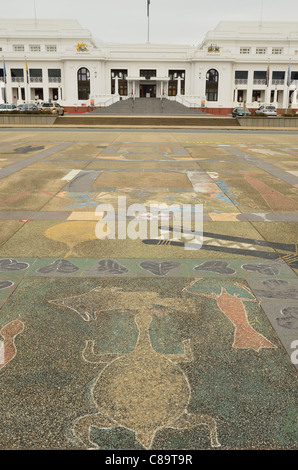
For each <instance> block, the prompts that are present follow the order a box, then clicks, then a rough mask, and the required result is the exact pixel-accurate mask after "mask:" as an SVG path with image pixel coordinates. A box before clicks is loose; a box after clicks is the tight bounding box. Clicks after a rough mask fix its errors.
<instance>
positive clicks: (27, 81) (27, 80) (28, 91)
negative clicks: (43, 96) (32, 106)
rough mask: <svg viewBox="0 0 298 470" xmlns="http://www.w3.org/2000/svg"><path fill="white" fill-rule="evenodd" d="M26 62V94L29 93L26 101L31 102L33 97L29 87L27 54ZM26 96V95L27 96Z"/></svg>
mask: <svg viewBox="0 0 298 470" xmlns="http://www.w3.org/2000/svg"><path fill="white" fill-rule="evenodd" d="M25 62H26V95H27V99H25V101H26V102H28V103H29V102H30V101H31V99H30V96H29V94H30V88H29V86H28V85H29V69H28V62H27V57H26V56H25ZM25 98H26V96H25Z"/></svg>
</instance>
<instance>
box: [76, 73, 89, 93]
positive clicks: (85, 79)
mask: <svg viewBox="0 0 298 470" xmlns="http://www.w3.org/2000/svg"><path fill="white" fill-rule="evenodd" d="M89 96H90V72H89V70H88V69H86V68H85V67H81V68H80V69H79V70H78V99H79V100H89Z"/></svg>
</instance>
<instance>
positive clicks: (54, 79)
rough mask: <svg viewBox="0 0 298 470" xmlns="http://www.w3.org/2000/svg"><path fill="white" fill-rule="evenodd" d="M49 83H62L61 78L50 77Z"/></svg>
mask: <svg viewBox="0 0 298 470" xmlns="http://www.w3.org/2000/svg"><path fill="white" fill-rule="evenodd" d="M49 83H61V77H49Z"/></svg>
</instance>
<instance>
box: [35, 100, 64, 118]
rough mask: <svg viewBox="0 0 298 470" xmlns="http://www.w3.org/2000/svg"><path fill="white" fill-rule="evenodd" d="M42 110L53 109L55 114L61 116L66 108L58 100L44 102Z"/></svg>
mask: <svg viewBox="0 0 298 470" xmlns="http://www.w3.org/2000/svg"><path fill="white" fill-rule="evenodd" d="M40 109H41V111H51V113H53V114H58V115H59V116H63V114H64V108H63V107H62V106H61V105H60V104H59V103H57V102H56V101H53V102H48V101H47V102H43V103H42V104H41V108H40Z"/></svg>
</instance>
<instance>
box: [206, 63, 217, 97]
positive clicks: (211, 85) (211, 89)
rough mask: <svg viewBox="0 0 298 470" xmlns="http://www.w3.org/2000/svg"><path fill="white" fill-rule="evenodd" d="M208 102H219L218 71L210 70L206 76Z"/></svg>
mask: <svg viewBox="0 0 298 470" xmlns="http://www.w3.org/2000/svg"><path fill="white" fill-rule="evenodd" d="M206 100H207V101H217V100H218V71H217V70H215V69H210V70H208V72H207V74H206Z"/></svg>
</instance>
